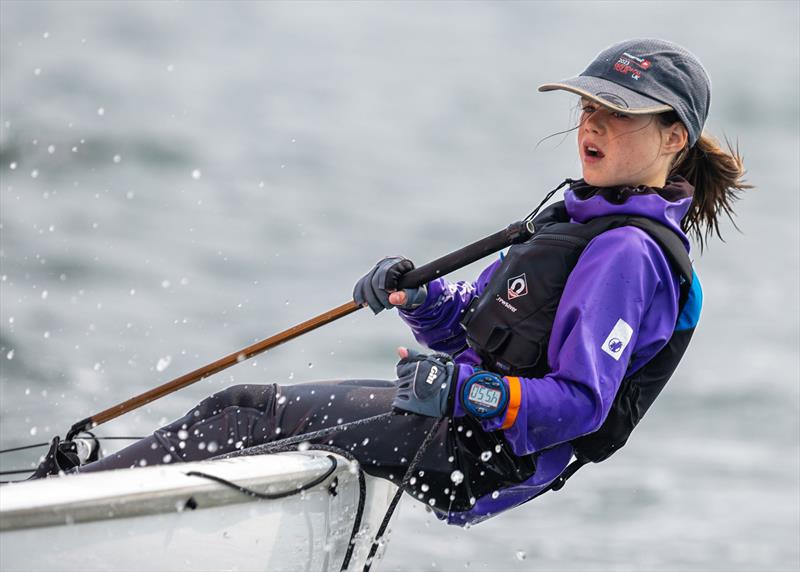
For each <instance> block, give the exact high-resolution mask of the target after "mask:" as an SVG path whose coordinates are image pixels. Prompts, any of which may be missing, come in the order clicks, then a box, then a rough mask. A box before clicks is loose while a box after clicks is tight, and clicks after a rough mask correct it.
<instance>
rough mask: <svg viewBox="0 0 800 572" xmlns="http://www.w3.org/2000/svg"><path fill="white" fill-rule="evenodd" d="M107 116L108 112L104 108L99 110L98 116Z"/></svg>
mask: <svg viewBox="0 0 800 572" xmlns="http://www.w3.org/2000/svg"><path fill="white" fill-rule="evenodd" d="M105 114H106V110H105V109H104V108H102V107H98V108H97V115H100V116H103V115H105Z"/></svg>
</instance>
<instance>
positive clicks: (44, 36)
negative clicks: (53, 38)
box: [42, 32, 50, 40]
mask: <svg viewBox="0 0 800 572" xmlns="http://www.w3.org/2000/svg"><path fill="white" fill-rule="evenodd" d="M42 37H43V38H44V39H45V40H46V39H47V38H49V37H50V32H45V33H44V34H42Z"/></svg>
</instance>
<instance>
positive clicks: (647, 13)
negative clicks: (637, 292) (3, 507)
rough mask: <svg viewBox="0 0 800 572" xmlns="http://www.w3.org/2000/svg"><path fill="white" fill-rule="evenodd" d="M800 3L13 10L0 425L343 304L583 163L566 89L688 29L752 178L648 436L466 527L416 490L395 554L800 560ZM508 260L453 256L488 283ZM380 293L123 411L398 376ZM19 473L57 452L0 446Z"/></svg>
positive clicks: (62, 415)
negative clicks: (377, 301) (615, 49)
mask: <svg viewBox="0 0 800 572" xmlns="http://www.w3.org/2000/svg"><path fill="white" fill-rule="evenodd" d="M798 6H800V5H798V3H796V2H785V3H781V2H761V3H745V2H708V3H702V2H692V3H674V2H661V3H602V4H600V3H589V4H586V3H577V2H570V3H545V2H532V3H522V2H513V3H500V2H469V3H452V2H449V3H436V4H432V3H425V4H416V3H389V2H373V3H366V2H365V3H346V4H345V3H311V2H303V3H296V4H283V3H272V2H270V3H245V2H237V3H229V4H218V3H212V2H202V3H199V2H197V3H184V2H163V3H158V2H142V3H130V4H129V3H122V2H115V3H100V2H87V3H75V2H53V3H45V2H27V3H20V2H10V1H6V0H3V2H2V3H0V32H1V33H0V67H1V71H0V177H1V178H2V181H0V209H1V212H0V224H1V225H2V228H1V229H0V237H1V238H2V246H1V248H2V250H1V251H0V265H2V267H1V268H0V295H2V300H1V302H2V304H0V368H1V369H0V399H1V400H2V402H1V403H0V431H1V434H0V447H2V448H5V447H11V446H16V445H21V444H25V443H29V442H35V441H42V440H46V439H48V438H49V437H50V436H52V435H53V434H56V433H60V434H62V435H63V433H64V431H65V430H66V429H67V428H68V427H69V426H70V425H71V424H72V423H73V422H75V421H76V420H78V419H80V418H83V417H86V416H87V415H90V414H92V413H95V412H97V411H99V410H101V409H105V408H106V407H108V406H110V405H112V404H114V403H116V402H118V401H121V400H123V399H125V398H127V397H130V396H132V395H134V394H137V393H140V392H142V391H144V390H146V389H149V388H151V387H153V386H155V385H156V384H158V383H162V382H164V381H167V380H169V379H171V378H173V377H177V376H178V375H180V374H182V373H184V372H186V371H189V370H191V369H194V368H196V367H198V366H200V365H203V364H205V363H207V362H210V361H212V360H214V359H216V358H218V357H220V356H222V355H225V354H227V353H229V352H232V351H234V350H236V349H237V348H240V347H242V346H244V345H247V344H249V343H251V342H253V341H255V340H257V339H262V338H264V337H267V336H268V335H271V334H273V333H275V332H276V331H279V330H281V329H283V328H286V327H289V326H291V325H293V324H295V323H297V322H300V321H302V320H305V319H307V318H309V317H311V316H313V315H316V314H318V313H321V312H323V311H325V310H327V309H329V308H331V307H334V306H337V305H339V304H341V303H343V302H345V301H347V300H348V299H349V296H350V291H351V288H352V284H353V282H354V281H355V279H357V278H358V277H359V276H360V275H361V274H362V273H363V272H365V271H366V270H367V269H368V267H369V266H371V264H372V263H373V262H374V260H376V259H378V258H379V257H382V256H384V255H387V254H398V253H402V254H404V255H406V256H408V257H410V258H412V259H414V260H416V261H418V262H424V261H427V260H430V259H431V258H433V257H435V256H438V255H441V254H444V253H445V252H448V251H450V250H453V249H455V248H457V247H459V246H461V245H463V244H466V243H467V242H470V241H472V240H475V239H477V238H479V237H481V236H484V235H486V234H489V233H491V232H494V231H495V230H498V229H499V228H502V227H504V226H505V225H506V224H507V223H508V222H510V221H512V220H515V219H517V218H519V217H521V216H523V215H524V214H526V213H527V212H528V211H529V210H530V209H531V208H532V206H534V205H535V204H536V203H537V202H538V200H539V199H540V197H541V196H542V195H543V194H544V193H545V192H546V191H547V190H549V189H550V188H552V187H553V186H555V185H556V184H557V183H558V182H560V181H561V180H562V179H563V178H564V177H566V176H572V177H576V176H579V175H580V172H579V163H578V160H577V156H576V153H575V151H574V141H573V138H572V136H569V137H567V138H566V139H564V138H562V137H554V138H551V139H549V140H547V141H545V142H544V143H542V144H541V145H538V146H537V142H538V141H539V140H540V139H542V138H543V137H545V136H547V135H549V134H551V133H554V132H557V131H560V130H562V129H566V128H568V127H569V126H570V125H571V123H570V121H571V113H572V109H573V107H574V104H575V100H574V98H573V97H571V96H569V95H567V94H564V93H555V94H539V93H537V92H536V86H537V85H538V84H540V83H544V82H547V81H553V80H558V79H562V78H565V77H568V76H571V75H574V74H575V73H577V72H579V71H580V70H581V69H582V68H583V66H584V65H585V64H586V63H587V62H588V61H589V59H591V57H593V56H594V54H595V53H596V52H597V51H599V50H600V49H601V48H603V47H605V46H606V45H608V44H610V43H612V42H614V41H617V40H619V39H622V38H625V37H630V36H637V35H638V36H662V37H667V38H669V39H672V40H674V41H676V42H679V43H681V44H684V45H686V46H687V47H689V48H690V49H691V50H693V51H694V52H695V53H697V54H698V55H699V56H700V58H701V59H702V60H703V62H704V63H705V65H706V66H707V67H708V69H709V70H710V73H711V76H712V79H713V87H714V101H713V105H712V111H711V116H710V118H709V123H708V126H707V128H708V130H709V131H710V132H711V133H714V134H717V135H718V136H727V137H729V138H731V139H733V140H738V142H739V144H740V148H741V150H742V152H743V154H744V156H745V160H746V163H747V165H748V169H749V178H750V180H751V181H752V182H753V183H755V184H756V185H757V186H758V190H756V191H753V192H749V193H747V194H746V196H745V197H744V198H743V200H742V201H741V202H740V203H739V205H738V207H737V212H738V218H737V223H738V225H739V227H740V228H741V230H742V233H737V232H736V231H735V229H734V228H733V226H732V225H731V224H730V223H726V224H724V225H723V233H724V235H725V237H726V240H727V242H726V243H722V242H719V241H715V242H713V243H712V244H711V246H710V248H708V249H707V250H706V251H705V252H704V253H703V254H702V255H701V253H700V251H699V249H695V252H694V259H695V263H696V266H697V270H698V273H699V275H700V277H701V280H702V282H703V285H704V288H705V293H706V304H705V307H704V311H703V316H702V320H701V325H700V329H699V330H698V332H697V334H696V336H695V341H694V342H693V345H692V348H691V350H690V352H689V355H688V356H687V358H686V359H685V362H684V363H683V364H682V365H681V368H680V370H679V372H678V375H677V376H676V377H675V379H674V380H673V381H672V382H671V383H670V387H669V389H668V391H666V393H665V394H664V396H663V397H662V398H661V399H660V400H659V403H658V405H657V406H656V407H654V409H653V410H652V411H651V412H650V413H649V414H648V416H647V418H646V420H645V421H644V422H643V424H642V425H641V426H640V429H638V430H637V432H636V434H635V435H634V436H633V437H632V439H631V442H630V444H629V445H628V446H627V447H626V448H625V449H624V451H622V452H620V453H619V454H617V455H615V456H614V457H613V458H612V459H611V460H609V461H608V462H606V463H604V464H602V465H599V466H596V467H592V468H589V469H584V471H582V472H581V473H580V474H579V475H578V476H577V477H575V479H573V480H572V481H570V483H569V485H568V486H567V487H566V488H565V489H564V490H563V491H562V492H560V493H556V494H550V495H547V496H545V497H543V498H541V499H539V500H537V501H535V502H533V503H529V504H527V505H525V506H523V507H521V508H518V509H516V510H513V511H511V512H508V513H506V514H503V515H501V516H498V517H496V518H494V519H491V520H490V521H488V522H486V523H484V524H481V525H478V526H476V527H473V528H471V529H468V530H462V529H457V528H452V527H447V526H445V525H443V524H440V523H438V522H437V521H436V520H435V519H434V518H433V517H432V515H431V514H429V513H427V512H426V511H425V510H424V507H423V506H422V505H419V504H416V503H414V502H413V501H410V500H408V499H406V500H405V501H404V503H403V504H402V505H401V509H400V511H399V515H398V516H397V517H396V520H395V521H394V522H393V524H392V527H391V528H392V533H391V541H390V543H389V545H388V548H387V551H386V554H385V559H384V562H383V564H382V567H381V568H382V569H383V570H541V571H549V570H571V571H573V570H574V571H589V570H604V571H605V570H618V571H625V570H660V571H672V570H703V571H707V570H720V571H728V570H743V571H744V570H747V571H751V570H770V571H772V570H797V569H798V567H800V549H799V548H798V537H799V536H800V522H799V519H800V516H799V515H800V490H799V489H800V448H799V447H798V441H799V440H800V437H799V435H800V427H799V425H800V423H799V422H798V420H799V419H800V390H799V389H798V387H799V384H798V381H799V380H800V363H799V361H800V360H799V358H798V347H800V344H799V343H798V342H799V341H800V340H799V339H798V338H800V333H799V331H800V327H799V322H800V304H799V303H798V294H799V292H800V285H799V284H798V282H799V281H800V262H799V260H798V250H800V236H799V235H798V220H799V219H800V203H799V202H798V183H797V181H798V175H800V173H798V158H799V157H800V153H799V151H800V150H799V149H798V135H799V134H800V127H799V124H798V119H799V117H800V113H799V112H798V107H799V102H798V99H799V98H800V96H799V95H798V86H799V85H800V77H799V76H798V69H800V46H799V44H798V30H799V29H800V12H799V10H800V9H799V8H798ZM483 264H484V263H479V264H476V265H473V266H471V267H469V268H466V269H464V270H462V271H459V272H457V273H455V274H454V277H455V278H458V279H472V278H474V277H475V275H476V274H477V272H478V271H479V270H480V269H481V267H482V265H483ZM409 344H413V339H412V338H411V336H410V335H409V333H408V332H407V331H406V330H405V329H404V327H403V326H402V325H401V323H400V322H399V320H398V319H397V318H396V317H395V316H393V315H392V314H391V313H388V312H387V313H384V314H382V315H380V316H378V317H377V318H375V317H373V316H372V315H371V314H369V313H368V312H359V313H357V314H355V315H353V316H350V317H347V318H345V319H342V320H340V321H338V322H336V323H334V324H331V325H328V326H326V327H325V328H322V329H320V330H318V331H316V332H313V333H310V334H307V335H305V336H303V337H301V338H299V339H298V340H295V341H293V342H291V343H290V344H287V345H285V346H282V347H280V348H277V349H275V350H273V351H270V352H269V353H267V354H264V355H262V356H260V357H258V358H255V359H253V360H250V361H248V362H246V363H243V364H240V365H238V366H236V367H235V368H233V369H230V370H228V371H226V372H224V373H221V374H218V375H217V376H214V377H212V378H210V379H208V380H205V381H203V382H201V383H198V384H196V385H195V386H193V387H191V388H188V389H185V390H183V391H181V392H179V393H177V394H174V395H172V396H170V397H167V398H164V399H161V400H160V401H157V402H155V403H152V404H151V405H149V406H147V407H146V408H143V409H141V410H139V411H137V412H135V413H131V414H128V415H126V416H124V417H122V418H120V419H118V420H116V421H113V422H111V423H109V424H108V425H107V426H104V427H103V428H102V430H101V433H102V434H105V435H130V434H145V433H146V432H148V431H151V430H152V429H153V428H154V427H155V426H157V425H158V424H160V423H163V422H165V421H167V420H169V419H173V418H175V417H176V416H178V415H180V414H182V413H183V412H184V411H185V410H186V409H188V408H189V407H190V406H191V405H193V404H194V403H195V402H197V401H198V400H200V399H201V398H202V397H204V396H205V395H208V394H209V393H211V392H213V391H216V390H218V389H220V388H222V387H225V386H227V385H229V384H231V383H234V382H235V383H264V382H280V383H286V384H290V383H300V382H303V381H307V380H314V379H333V378H346V377H362V376H363V377H379V378H391V377H392V374H393V366H394V362H395V354H394V350H395V347H396V346H398V345H409ZM3 457H4V458H3V459H2V465H0V466H2V468H3V469H10V468H17V467H18V466H20V465H21V466H23V467H24V466H29V465H30V464H31V463H33V462H34V461H35V460H36V455H35V454H33V455H28V456H25V455H17V456H8V455H4V456H3Z"/></svg>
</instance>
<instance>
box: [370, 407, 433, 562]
mask: <svg viewBox="0 0 800 572" xmlns="http://www.w3.org/2000/svg"><path fill="white" fill-rule="evenodd" d="M442 421H444V417H439V418H438V419H437V420H436V422H435V423H434V424H433V425H432V426H431V428H430V430H429V431H428V434H427V435H425V439H424V440H423V441H422V444H421V445H420V446H419V449H417V453H416V454H415V455H414V458H413V459H412V460H411V463H409V465H408V469H407V470H406V474H405V475H403V480H402V481H400V486H399V488H398V489H397V492H396V493H395V494H394V497H392V502H390V503H389V508H387V509H386V513H385V514H384V515H383V521H381V525H380V527H379V528H378V533H377V534H376V535H375V539H374V540H373V541H372V547H371V548H370V551H369V554H368V555H367V560H366V562H365V563H364V572H369V569H370V566H372V559H373V558H374V557H375V553H376V552H378V546H379V544H380V539H381V537H382V536H383V533H384V532H386V528H387V527H388V526H389V521H390V520H391V519H392V515H394V510H395V508H397V503H399V502H400V497H402V496H403V492H404V490H405V487H406V485H408V483H409V481H410V480H411V477H412V476H413V475H414V471H415V470H416V468H417V464H419V461H420V459H422V455H423V453H425V450H426V449H427V448H428V445H430V444H431V441H433V438H434V437H435V436H436V431H437V430H438V429H439V426H440V425H441V424H442Z"/></svg>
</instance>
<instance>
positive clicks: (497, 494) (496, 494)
mask: <svg viewBox="0 0 800 572" xmlns="http://www.w3.org/2000/svg"><path fill="white" fill-rule="evenodd" d="M499 496H500V491H494V492H493V493H492V498H493V499H496V498H497V497H499Z"/></svg>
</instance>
